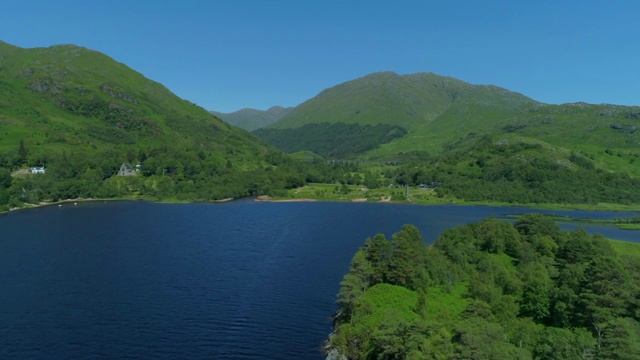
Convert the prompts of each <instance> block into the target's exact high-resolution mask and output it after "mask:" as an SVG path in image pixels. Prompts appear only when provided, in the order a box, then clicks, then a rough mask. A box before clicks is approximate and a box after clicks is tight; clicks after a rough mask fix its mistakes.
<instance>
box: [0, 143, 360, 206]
mask: <svg viewBox="0 0 640 360" xmlns="http://www.w3.org/2000/svg"><path fill="white" fill-rule="evenodd" d="M246 159H247V157H245V156H243V155H242V154H240V155H238V156H235V155H234V154H233V153H230V154H227V155H226V156H225V157H221V156H219V154H218V153H216V152H210V151H205V150H202V149H200V148H197V147H186V146H185V147H180V146H172V147H170V146H166V145H161V146H157V147H146V148H139V149H138V150H134V149H133V148H129V147H121V148H114V149H108V150H101V149H92V150H91V151H86V152H82V153H81V152H66V151H64V150H61V151H60V152H56V151H49V152H40V153H35V152H33V153H32V152H30V151H29V149H28V147H25V146H24V144H21V146H20V148H19V149H17V150H16V151H13V152H6V153H0V211H3V210H7V209H9V208H13V207H19V206H21V205H22V204H25V203H26V204H38V203H40V202H43V201H47V202H51V201H59V200H65V199H76V198H132V197H134V198H141V199H149V200H181V201H197V200H219V199H224V198H240V197H244V196H252V195H282V194H284V191H285V190H286V189H291V188H295V187H299V186H302V185H304V184H305V183H307V182H325V183H339V182H342V183H349V184H350V183H353V182H356V181H357V182H361V181H362V180H361V179H360V178H359V177H358V178H357V179H356V178H354V177H353V175H352V173H351V171H352V170H353V169H352V167H350V166H329V165H326V164H324V163H323V162H315V163H313V162H312V163H306V162H299V161H295V160H292V159H290V158H289V157H288V156H287V155H285V154H282V153H280V152H278V151H272V152H270V153H268V154H266V155H265V156H264V158H263V159H264V161H263V162H262V163H249V162H247V160H246ZM123 163H129V164H131V165H132V166H133V167H136V165H137V164H140V167H139V169H138V170H139V171H138V172H137V175H136V176H117V175H116V174H117V172H118V169H119V168H120V166H121V165H122V164H123ZM41 165H46V173H45V174H21V175H17V176H15V177H12V176H11V172H12V171H16V170H18V169H25V168H27V167H31V166H41Z"/></svg>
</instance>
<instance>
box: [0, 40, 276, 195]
mask: <svg viewBox="0 0 640 360" xmlns="http://www.w3.org/2000/svg"><path fill="white" fill-rule="evenodd" d="M283 159H284V158H283V157H282V155H281V154H280V152H279V151H277V150H276V149H273V148H271V147H270V146H268V145H266V144H264V143H263V142H261V141H260V140H259V139H257V138H256V137H255V136H254V135H252V134H250V133H248V132H246V131H244V130H242V129H238V128H236V127H233V126H231V125H229V124H227V123H225V122H223V121H221V120H220V119H218V118H216V117H215V116H213V115H211V114H210V113H208V112H207V111H206V110H205V109H203V108H201V107H199V106H196V105H195V104H193V103H191V102H189V101H186V100H183V99H180V98H179V97H177V96H175V95H174V94H172V93H171V92H170V91H169V90H168V89H167V88H165V87H164V86H163V85H162V84H159V83H157V82H154V81H152V80H149V79H147V78H145V77H144V76H143V75H142V74H140V73H138V72H136V71H134V70H132V69H130V68H129V67H127V66H126V65H124V64H122V63H118V62H116V61H114V60H113V59H111V58H109V57H108V56H106V55H104V54H101V53H99V52H96V51H92V50H89V49H86V48H83V47H78V46H74V45H58V46H52V47H49V48H34V49H23V48H19V47H16V46H12V45H9V44H7V43H4V42H0V177H2V176H3V175H2V174H4V172H6V171H8V170H10V171H12V172H15V171H17V170H19V169H24V168H26V167H31V166H45V167H46V169H47V170H46V175H44V176H27V177H20V176H18V177H14V178H13V180H11V179H10V178H9V180H8V181H6V182H3V184H4V186H0V208H1V207H2V206H3V204H6V203H9V204H10V205H11V206H15V205H19V204H20V203H24V202H30V203H37V202H39V201H43V200H49V201H51V200H57V199H64V198H74V197H127V196H131V195H135V196H142V197H151V198H175V197H177V198H180V199H202V200H207V199H219V198H223V197H238V196H243V195H248V194H252V193H264V192H265V191H266V190H260V189H263V188H264V189H268V188H270V187H272V186H273V187H272V188H281V187H282V181H279V180H277V179H276V178H278V177H279V175H278V174H277V173H276V172H273V171H271V172H269V173H268V174H262V171H263V170H264V167H265V166H271V165H275V164H280V163H282V161H284V160H283ZM123 163H131V164H134V165H135V164H138V163H139V164H140V166H139V168H138V170H139V175H141V176H136V177H130V178H129V179H127V180H126V181H125V180H124V179H123V178H122V177H116V176H114V175H115V174H116V172H117V171H118V168H119V167H120V166H121V165H122V164H123ZM3 168H4V170H3ZM271 180H273V181H275V182H276V183H277V184H275V185H273V184H272V181H271Z"/></svg>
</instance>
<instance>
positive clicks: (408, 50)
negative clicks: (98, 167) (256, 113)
mask: <svg viewBox="0 0 640 360" xmlns="http://www.w3.org/2000/svg"><path fill="white" fill-rule="evenodd" d="M639 14H640V1H589V0H582V1H571V0H563V1H558V0H554V1H520V0H505V1H480V0H471V1H464V0H460V1H455V2H453V1H452V2H445V1H403V0H396V1H392V0H388V1H377V0H368V1H359V0H352V1H350V0H341V1H334V0H322V1H311V0H309V1H307V0H289V1H284V0H253V1H251V0H228V1H216V0H212V1H204V0H203V1H191V0H181V1H161V0H154V1H148V0H102V1H100V0H98V1H89V0H87V1H80V0H76V1H70V0H57V1H32V0H21V1H8V2H6V3H3V4H2V11H1V12H0V39H1V40H3V41H6V42H8V43H11V44H13V45H17V46H20V47H27V48H30V47H43V46H50V45H55V44H61V43H72V44H77V45H81V46H85V47H88V48H91V49H94V50H98V51H101V52H104V53H106V54H107V55H109V56H111V57H112V58H114V59H116V60H117V61H120V62H123V63H125V64H127V65H129V66H130V67H132V68H133V69H135V70H137V71H139V72H141V73H143V74H144V75H145V76H147V77H149V78H151V79H153V80H156V81H159V82H161V83H163V84H164V85H166V86H167V87H168V88H169V89H170V90H172V91H173V92H174V93H176V94H177V95H178V96H180V97H182V98H185V99H188V100H190V101H192V102H195V103H197V104H198V105H200V106H202V107H204V108H206V109H210V110H219V111H224V112H231V111H234V110H237V109H240V108H244V107H253V108H258V109H266V108H268V107H270V106H272V105H283V106H295V105H297V104H299V103H301V102H303V101H304V100H306V99H308V98H311V97H313V96H315V95H316V94H317V93H318V92H320V91H321V90H322V89H324V88H327V87H330V86H333V85H336V84H339V83H341V82H344V81H347V80H351V79H354V78H357V77H360V76H363V75H366V74H369V73H372V72H376V71H387V70H389V71H395V72H397V73H400V74H407V73H415V72H434V73H436V74H440V75H447V76H452V77H456V78H459V79H461V80H465V81H467V82H471V83H474V84H495V85H498V86H502V87H504V88H507V89H510V90H513V91H517V92H520V93H523V94H525V95H527V96H529V97H532V98H534V99H536V100H538V101H543V102H547V103H564V102H575V101H585V102H589V103H613V104H624V105H640V26H639V25H638V23H639V21H638V20H639V19H640V17H639V16H640V15H639Z"/></svg>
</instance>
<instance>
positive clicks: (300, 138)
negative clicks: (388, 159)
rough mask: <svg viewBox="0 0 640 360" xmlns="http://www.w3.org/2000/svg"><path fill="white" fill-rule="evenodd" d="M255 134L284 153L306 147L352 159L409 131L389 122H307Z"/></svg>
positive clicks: (336, 156)
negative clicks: (362, 123) (368, 123)
mask: <svg viewBox="0 0 640 360" xmlns="http://www.w3.org/2000/svg"><path fill="white" fill-rule="evenodd" d="M253 133H254V134H255V135H256V136H258V137H259V138H261V139H262V140H264V141H265V142H266V143H268V144H270V145H273V146H275V147H277V148H278V149H280V150H282V151H284V152H288V153H292V152H297V151H303V150H307V151H313V152H314V153H316V154H318V155H320V156H322V157H325V158H329V159H349V158H355V157H356V156H358V154H360V153H363V152H366V151H368V150H371V149H375V148H377V147H379V146H380V145H381V144H385V143H387V142H389V141H391V140H393V139H396V138H400V137H403V136H405V135H406V134H407V130H405V129H404V128H403V127H401V126H398V125H390V124H376V125H360V124H345V123H341V122H338V123H328V122H325V123H319V124H306V125H303V126H301V127H298V128H293V129H271V128H261V129H257V130H255V131H254V132H253Z"/></svg>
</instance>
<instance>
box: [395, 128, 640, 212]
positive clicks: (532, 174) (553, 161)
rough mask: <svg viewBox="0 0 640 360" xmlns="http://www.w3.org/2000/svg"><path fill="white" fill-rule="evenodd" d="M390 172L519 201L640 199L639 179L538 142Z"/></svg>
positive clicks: (474, 195) (477, 195)
mask: <svg viewBox="0 0 640 360" xmlns="http://www.w3.org/2000/svg"><path fill="white" fill-rule="evenodd" d="M389 176H390V177H391V179H393V180H394V181H395V182H397V183H399V184H401V185H405V184H408V185H418V184H423V183H426V184H428V183H431V182H433V181H437V182H440V183H441V184H442V186H441V187H439V188H438V190H437V191H438V194H439V195H440V196H454V197H456V198H459V199H464V200H467V201H494V202H508V203H519V204H531V203H540V204H543V203H570V204H595V203H600V202H606V203H616V204H638V203H640V191H638V189H639V188H640V179H638V178H632V177H630V176H629V175H627V174H626V173H621V172H606V171H602V170H600V169H597V168H596V167H595V165H594V164H593V161H592V160H591V159H589V158H588V157H587V156H584V155H582V154H579V153H572V154H567V156H562V155H559V154H557V153H554V152H553V151H551V150H550V149H546V148H544V147H543V146H542V145H539V144H527V143H518V142H515V143H508V142H507V143H492V142H491V139H490V138H484V139H481V140H480V141H478V142H477V143H475V144H474V145H473V146H471V147H466V148H465V147H462V148H456V147H452V149H450V151H448V152H446V153H445V154H443V155H435V156H426V157H424V156H423V157H422V158H421V159H419V160H417V161H411V162H407V163H406V164H404V165H403V166H400V167H399V168H398V169H397V170H396V171H395V172H393V173H390V174H389Z"/></svg>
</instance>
